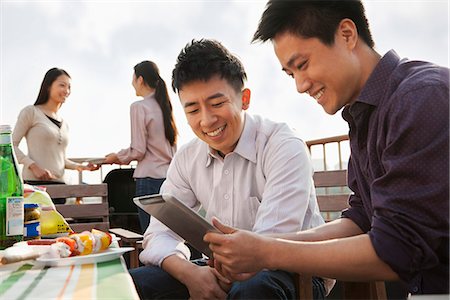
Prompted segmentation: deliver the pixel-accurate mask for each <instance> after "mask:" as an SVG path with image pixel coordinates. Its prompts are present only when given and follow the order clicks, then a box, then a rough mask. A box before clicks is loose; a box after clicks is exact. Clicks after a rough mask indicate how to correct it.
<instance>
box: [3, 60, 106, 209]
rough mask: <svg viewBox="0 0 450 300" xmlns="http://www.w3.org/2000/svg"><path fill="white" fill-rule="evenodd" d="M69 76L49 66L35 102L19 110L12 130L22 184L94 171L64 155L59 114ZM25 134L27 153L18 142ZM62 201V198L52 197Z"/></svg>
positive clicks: (56, 181)
mask: <svg viewBox="0 0 450 300" xmlns="http://www.w3.org/2000/svg"><path fill="white" fill-rule="evenodd" d="M70 83H71V78H70V76H69V74H68V73H67V72H66V71H64V70H63V69H59V68H52V69H50V70H48V71H47V73H46V74H45V76H44V80H43V81H42V84H41V88H40V90H39V94H38V97H37V100H36V102H35V103H34V105H28V106H26V107H25V108H23V109H22V111H21V112H20V114H19V116H18V118H17V122H16V125H15V127H14V131H13V135H12V137H13V144H14V151H15V153H16V156H17V159H18V161H19V163H20V164H23V170H22V176H23V179H24V182H25V183H28V184H32V185H48V184H64V183H65V180H64V170H65V169H71V170H78V171H82V170H90V171H93V170H97V169H98V166H95V165H93V164H88V165H87V166H85V165H82V164H79V163H76V162H73V161H71V160H69V159H68V158H67V157H66V148H67V145H68V141H69V135H68V131H69V127H68V125H67V122H65V121H64V120H63V119H62V118H61V117H60V116H59V115H58V111H59V109H60V108H61V105H62V104H63V103H64V102H65V101H66V99H67V97H69V95H70V88H71V87H70ZM23 137H25V139H26V142H27V149H28V155H25V154H24V153H23V152H22V151H21V150H20V149H19V144H20V142H21V140H22V138H23ZM53 201H54V202H55V203H56V204H62V203H64V202H65V199H53Z"/></svg>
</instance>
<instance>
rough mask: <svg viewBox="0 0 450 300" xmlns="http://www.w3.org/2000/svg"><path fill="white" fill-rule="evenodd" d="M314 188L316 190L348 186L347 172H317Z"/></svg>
mask: <svg viewBox="0 0 450 300" xmlns="http://www.w3.org/2000/svg"><path fill="white" fill-rule="evenodd" d="M314 186H315V187H316V188H318V187H341V186H347V170H335V171H320V172H315V173H314Z"/></svg>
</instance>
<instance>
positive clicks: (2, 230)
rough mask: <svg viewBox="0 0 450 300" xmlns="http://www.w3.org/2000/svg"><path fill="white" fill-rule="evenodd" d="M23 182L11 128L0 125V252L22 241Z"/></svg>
mask: <svg viewBox="0 0 450 300" xmlns="http://www.w3.org/2000/svg"><path fill="white" fill-rule="evenodd" d="M23 218H24V211H23V182H22V178H21V175H20V173H19V168H18V165H17V159H16V156H15V155H14V150H13V146H12V138H11V126H9V125H0V250H3V249H5V248H7V247H9V246H11V245H13V244H14V243H16V242H19V241H22V240H23Z"/></svg>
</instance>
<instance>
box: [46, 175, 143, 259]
mask: <svg viewBox="0 0 450 300" xmlns="http://www.w3.org/2000/svg"><path fill="white" fill-rule="evenodd" d="M45 187H46V190H47V193H48V194H49V195H50V197H51V198H83V197H99V198H100V199H101V201H100V202H99V203H81V204H57V205H55V206H56V210H57V211H58V212H59V213H60V214H61V215H62V216H63V217H64V218H65V219H66V220H67V221H68V223H69V225H70V227H71V228H72V230H73V231H75V232H82V231H85V230H87V231H90V230H91V229H92V228H95V229H98V230H102V231H110V232H112V233H114V234H115V235H116V236H118V237H119V238H120V240H119V244H120V245H121V246H131V247H134V248H135V250H134V251H132V253H130V267H131V268H135V267H138V266H139V261H138V259H137V256H138V249H137V246H136V242H137V241H140V240H142V235H141V234H137V233H135V232H132V231H129V230H126V229H122V228H109V206H108V185H107V184H106V183H101V184H75V185H65V184H55V185H47V186H45Z"/></svg>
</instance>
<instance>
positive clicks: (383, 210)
mask: <svg viewBox="0 0 450 300" xmlns="http://www.w3.org/2000/svg"><path fill="white" fill-rule="evenodd" d="M342 115H343V118H344V119H345V120H346V121H347V122H348V123H349V126H350V132H349V136H350V147H351V157H350V162H349V166H348V183H349V187H350V189H351V190H352V191H353V192H354V194H353V195H352V196H350V200H349V201H350V208H349V209H348V210H346V211H344V212H343V214H342V215H343V217H347V218H350V219H351V220H353V221H354V222H355V223H356V224H357V225H358V226H359V227H360V228H361V229H362V230H363V231H364V232H366V233H368V234H369V237H370V239H371V241H372V244H373V247H374V248H375V251H376V253H377V255H378V256H379V257H380V258H381V259H382V260H383V261H384V262H386V263H387V264H388V265H389V266H390V267H391V268H392V269H393V270H394V271H395V272H396V273H397V274H398V275H399V277H400V278H401V279H402V280H403V281H405V282H406V283H407V284H408V288H409V291H410V292H411V293H413V294H431V293H442V294H444V293H448V292H449V70H448V69H447V68H443V67H439V66H436V65H433V64H431V63H427V62H420V61H409V60H400V58H399V57H398V56H397V54H396V53H395V52H394V51H392V50H391V51H390V52H388V53H387V54H386V55H385V56H384V57H383V58H382V59H381V61H380V62H379V63H378V65H377V66H376V68H375V70H374V71H373V73H372V74H371V76H370V78H369V80H368V81H367V83H366V85H365V86H364V88H363V90H362V92H361V94H360V96H359V97H358V99H357V100H356V102H354V103H353V104H351V105H350V106H347V107H346V108H344V110H343V113H342Z"/></svg>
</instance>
